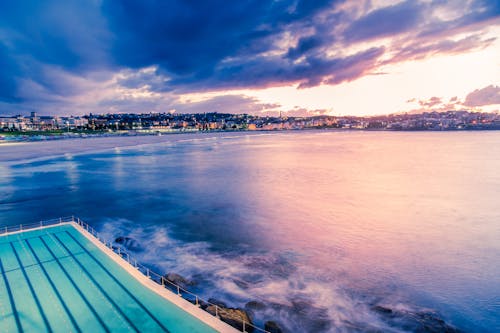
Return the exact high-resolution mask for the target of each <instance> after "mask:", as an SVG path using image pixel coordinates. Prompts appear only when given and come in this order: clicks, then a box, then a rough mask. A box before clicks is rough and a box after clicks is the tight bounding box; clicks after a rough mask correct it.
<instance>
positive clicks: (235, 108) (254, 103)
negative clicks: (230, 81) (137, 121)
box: [171, 95, 281, 114]
mask: <svg viewBox="0 0 500 333" xmlns="http://www.w3.org/2000/svg"><path fill="white" fill-rule="evenodd" d="M171 107H172V108H173V109H175V111H176V112H180V113H204V112H218V113H234V114H238V113H239V114H242V113H246V114H264V113H267V112H277V113H279V108H280V107H281V105H279V104H273V103H262V102H260V101H259V100H258V99H257V98H255V97H250V96H245V95H221V96H215V97H212V98H208V99H205V100H202V101H196V102H192V101H185V102H177V103H175V104H172V105H171Z"/></svg>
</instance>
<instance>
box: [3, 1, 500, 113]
mask: <svg viewBox="0 0 500 333" xmlns="http://www.w3.org/2000/svg"><path fill="white" fill-rule="evenodd" d="M499 39H500V1H498V0H453V1H444V0H409V1H397V0H377V1H375V0H360V1H356V0H350V1H335V0H333V1H332V0H315V1H311V0H269V1H265V0H238V1H227V0H183V1H180V0H136V1H134V0H65V1H60V0H45V1H39V0H3V1H1V2H0V68H1V71H0V116H2V115H16V114H29V113H30V112H32V111H36V112H38V113H39V114H46V115H83V114H88V113H94V114H101V113H149V112H179V113H185V112H196V113H199V112H221V113H249V114H257V115H275V114H277V113H279V112H280V111H281V112H283V114H287V115H290V116H307V115H320V114H330V115H358V116H361V115H380V114H390V113H402V112H411V113H419V112H423V111H447V110H463V109H466V110H471V111H487V112H497V111H498V110H500V40H499Z"/></svg>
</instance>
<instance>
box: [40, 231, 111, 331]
mask: <svg viewBox="0 0 500 333" xmlns="http://www.w3.org/2000/svg"><path fill="white" fill-rule="evenodd" d="M39 238H40V240H41V241H42V243H43V244H44V245H45V247H46V248H47V250H48V251H49V252H50V254H51V255H52V256H53V257H54V259H55V261H56V262H57V264H58V265H59V267H60V268H61V269H62V271H63V272H64V274H65V275H66V277H67V278H68V280H69V281H70V282H71V284H72V285H73V287H74V288H75V289H76V291H77V293H78V294H79V295H80V297H81V298H82V299H83V301H84V302H85V304H86V305H87V307H88V308H89V309H90V311H91V312H92V313H93V314H94V316H95V318H96V319H97V321H98V322H99V323H100V324H101V326H102V328H103V329H104V330H105V331H106V332H108V333H111V330H110V329H109V328H108V327H107V326H106V324H105V323H104V321H103V320H102V318H101V317H100V316H99V315H98V314H97V312H96V310H95V309H94V307H93V306H92V304H90V302H89V300H88V299H87V298H86V297H85V295H84V294H83V292H82V291H81V290H80V288H78V284H77V283H76V282H75V281H74V280H73V278H72V277H71V276H70V275H69V273H68V271H67V270H66V268H64V266H63V265H62V264H61V262H60V261H59V259H58V258H57V256H56V255H55V254H54V252H53V251H52V249H50V248H49V246H48V245H47V243H46V242H45V240H44V239H43V238H42V237H39Z"/></svg>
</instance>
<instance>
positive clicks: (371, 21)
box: [344, 0, 423, 42]
mask: <svg viewBox="0 0 500 333" xmlns="http://www.w3.org/2000/svg"><path fill="white" fill-rule="evenodd" d="M422 14H423V12H422V6H421V5H420V4H419V3H418V2H417V1H412V0H410V1H404V2H401V3H398V4H395V5H392V6H387V7H383V8H380V9H376V10H374V11H371V12H369V13H368V14H366V15H364V16H362V17H360V18H359V19H358V20H355V21H354V22H353V23H352V24H351V25H350V26H349V28H348V29H346V31H345V33H344V37H345V38H346V39H347V40H348V41H351V42H352V41H361V40H366V39H373V38H380V37H385V36H391V35H395V34H400V33H403V32H406V31H408V30H410V29H413V28H415V27H416V26H417V24H418V23H420V19H421V16H422Z"/></svg>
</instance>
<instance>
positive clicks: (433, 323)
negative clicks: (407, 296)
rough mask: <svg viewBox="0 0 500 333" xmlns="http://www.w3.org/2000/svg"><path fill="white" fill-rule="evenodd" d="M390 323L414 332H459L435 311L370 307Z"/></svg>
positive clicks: (379, 306)
mask: <svg viewBox="0 0 500 333" xmlns="http://www.w3.org/2000/svg"><path fill="white" fill-rule="evenodd" d="M371 309H372V310H373V311H375V312H376V313H378V314H379V315H380V316H381V317H382V318H383V319H385V320H386V321H388V322H390V323H391V324H394V325H398V326H401V327H402V328H404V329H405V330H409V331H412V332H416V333H460V332H461V331H460V330H459V329H457V328H455V327H453V326H451V325H448V324H447V323H446V322H445V321H444V320H443V319H441V318H440V317H439V316H438V314H437V313H434V312H429V311H408V310H398V309H391V308H389V307H386V306H381V305H375V306H373V307H372V308H371Z"/></svg>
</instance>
